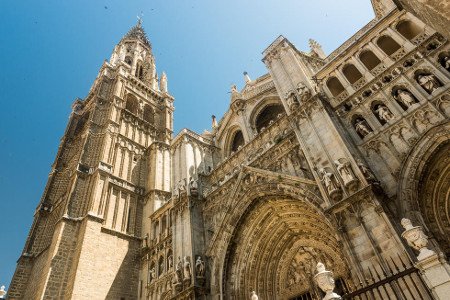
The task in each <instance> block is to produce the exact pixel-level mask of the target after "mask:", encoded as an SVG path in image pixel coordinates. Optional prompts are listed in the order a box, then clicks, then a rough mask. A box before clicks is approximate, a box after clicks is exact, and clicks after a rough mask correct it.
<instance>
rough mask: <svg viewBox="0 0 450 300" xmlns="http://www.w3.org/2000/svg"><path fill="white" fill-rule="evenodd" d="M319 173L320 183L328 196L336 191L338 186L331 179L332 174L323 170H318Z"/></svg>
mask: <svg viewBox="0 0 450 300" xmlns="http://www.w3.org/2000/svg"><path fill="white" fill-rule="evenodd" d="M319 172H320V173H321V174H322V182H323V184H324V185H325V187H326V189H327V191H328V194H330V193H331V192H333V191H335V190H337V189H338V186H337V185H336V182H335V181H334V179H333V176H334V175H333V173H330V172H327V171H326V170H325V169H320V171H319Z"/></svg>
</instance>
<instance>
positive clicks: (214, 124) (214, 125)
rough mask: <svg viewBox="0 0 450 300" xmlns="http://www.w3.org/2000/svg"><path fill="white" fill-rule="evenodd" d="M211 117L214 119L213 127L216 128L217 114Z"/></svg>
mask: <svg viewBox="0 0 450 300" xmlns="http://www.w3.org/2000/svg"><path fill="white" fill-rule="evenodd" d="M211 119H212V128H213V129H214V128H216V127H217V120H216V116H215V115H212V116H211Z"/></svg>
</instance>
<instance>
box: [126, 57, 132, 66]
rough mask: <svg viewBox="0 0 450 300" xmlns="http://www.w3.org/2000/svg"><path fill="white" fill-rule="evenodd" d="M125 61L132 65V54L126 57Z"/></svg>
mask: <svg viewBox="0 0 450 300" xmlns="http://www.w3.org/2000/svg"><path fill="white" fill-rule="evenodd" d="M125 63H126V64H127V65H129V66H131V64H133V59H132V58H131V56H126V57H125Z"/></svg>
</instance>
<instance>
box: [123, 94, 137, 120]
mask: <svg viewBox="0 0 450 300" xmlns="http://www.w3.org/2000/svg"><path fill="white" fill-rule="evenodd" d="M138 106H139V103H138V100H137V98H136V97H135V96H133V95H131V94H128V96H127V101H126V104H125V109H126V110H129V111H130V112H132V113H133V114H135V115H136V114H137V111H138Z"/></svg>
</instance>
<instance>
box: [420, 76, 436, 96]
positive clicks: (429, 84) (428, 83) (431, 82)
mask: <svg viewBox="0 0 450 300" xmlns="http://www.w3.org/2000/svg"><path fill="white" fill-rule="evenodd" d="M417 82H418V83H419V84H420V86H421V87H423V89H424V90H425V91H427V92H428V93H429V94H431V93H433V92H434V91H435V90H436V89H437V88H439V87H440V86H441V84H440V83H439V81H438V79H437V78H436V76H434V75H433V74H428V75H419V76H418V77H417Z"/></svg>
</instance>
